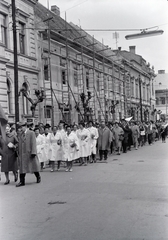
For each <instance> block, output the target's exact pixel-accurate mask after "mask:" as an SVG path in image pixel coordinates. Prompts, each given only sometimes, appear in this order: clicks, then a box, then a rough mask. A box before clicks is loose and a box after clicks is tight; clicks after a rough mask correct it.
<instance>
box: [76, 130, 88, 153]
mask: <svg viewBox="0 0 168 240" xmlns="http://www.w3.org/2000/svg"><path fill="white" fill-rule="evenodd" d="M77 136H78V138H79V146H80V157H88V156H89V154H90V150H89V138H90V132H89V130H88V129H86V128H83V129H78V131H77Z"/></svg>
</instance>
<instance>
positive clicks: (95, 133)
mask: <svg viewBox="0 0 168 240" xmlns="http://www.w3.org/2000/svg"><path fill="white" fill-rule="evenodd" d="M88 130H89V132H90V139H89V146H90V149H89V150H90V155H91V154H92V153H93V154H96V144H97V139H98V137H99V133H98V130H97V128H95V127H93V126H92V127H90V128H88Z"/></svg>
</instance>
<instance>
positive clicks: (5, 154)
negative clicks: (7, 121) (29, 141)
mask: <svg viewBox="0 0 168 240" xmlns="http://www.w3.org/2000/svg"><path fill="white" fill-rule="evenodd" d="M0 141H1V151H0V154H1V155H2V160H1V172H10V171H13V172H16V171H17V170H18V164H17V155H16V151H15V149H16V148H9V147H8V144H9V143H13V144H14V145H15V146H16V147H17V143H18V139H17V137H16V136H15V135H14V134H12V133H9V134H7V135H6V140H3V139H2V138H1V139H0Z"/></svg>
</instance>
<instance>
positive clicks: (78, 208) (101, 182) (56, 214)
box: [0, 139, 168, 240]
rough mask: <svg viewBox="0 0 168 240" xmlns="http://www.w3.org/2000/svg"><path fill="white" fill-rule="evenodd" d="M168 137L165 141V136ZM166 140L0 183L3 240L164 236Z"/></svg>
mask: <svg viewBox="0 0 168 240" xmlns="http://www.w3.org/2000/svg"><path fill="white" fill-rule="evenodd" d="M167 140H168V139H167ZM167 156H168V142H167V143H161V141H159V142H156V143H155V144H154V145H152V146H148V145H147V146H145V147H143V148H140V149H138V151H136V150H134V149H132V151H131V152H128V153H127V154H122V155H120V156H118V155H114V154H113V155H111V156H110V157H109V159H108V163H96V164H89V165H88V166H81V167H79V166H77V165H76V166H74V168H73V172H65V168H62V170H61V171H60V172H53V173H51V172H50V169H49V168H47V169H45V170H44V172H42V173H41V176H42V182H41V183H40V184H37V183H35V181H36V179H35V176H34V175H32V174H27V176H26V185H25V186H24V187H20V188H16V187H15V183H14V182H13V176H12V174H11V175H10V180H11V183H10V184H9V185H7V186H4V185H3V183H4V181H5V178H4V175H3V174H1V182H0V239H1V240H118V239H120V240H143V239H144V240H149V239H150V240H162V239H168V157H167Z"/></svg>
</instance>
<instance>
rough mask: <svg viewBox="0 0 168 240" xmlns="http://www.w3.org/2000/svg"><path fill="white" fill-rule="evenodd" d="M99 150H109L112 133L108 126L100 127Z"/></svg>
mask: <svg viewBox="0 0 168 240" xmlns="http://www.w3.org/2000/svg"><path fill="white" fill-rule="evenodd" d="M98 133H99V138H98V150H109V149H110V144H111V141H112V133H111V131H110V129H109V128H108V127H105V128H99V129H98Z"/></svg>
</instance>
